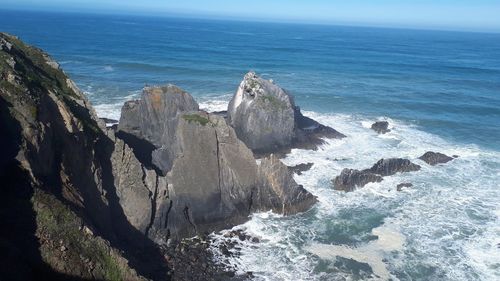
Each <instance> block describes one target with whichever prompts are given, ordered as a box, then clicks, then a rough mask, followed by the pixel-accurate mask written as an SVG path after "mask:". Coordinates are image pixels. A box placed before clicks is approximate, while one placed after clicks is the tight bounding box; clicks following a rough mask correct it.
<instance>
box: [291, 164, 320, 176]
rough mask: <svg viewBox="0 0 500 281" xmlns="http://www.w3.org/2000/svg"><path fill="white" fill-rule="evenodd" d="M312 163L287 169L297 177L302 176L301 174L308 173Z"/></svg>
mask: <svg viewBox="0 0 500 281" xmlns="http://www.w3.org/2000/svg"><path fill="white" fill-rule="evenodd" d="M313 165H314V163H307V164H306V163H302V164H298V165H295V166H289V167H288V169H290V171H292V173H295V174H297V175H302V173H303V172H306V171H309V170H310V169H311V168H312V166H313Z"/></svg>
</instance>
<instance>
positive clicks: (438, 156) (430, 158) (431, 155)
mask: <svg viewBox="0 0 500 281" xmlns="http://www.w3.org/2000/svg"><path fill="white" fill-rule="evenodd" d="M455 158H456V157H455ZM418 159H420V160H422V161H424V162H425V163H427V164H429V165H431V166H435V165H437V164H444V163H448V162H450V161H451V160H453V157H450V156H448V155H445V154H443V153H439V152H432V151H428V152H426V153H424V155H422V156H420V157H419V158H418Z"/></svg>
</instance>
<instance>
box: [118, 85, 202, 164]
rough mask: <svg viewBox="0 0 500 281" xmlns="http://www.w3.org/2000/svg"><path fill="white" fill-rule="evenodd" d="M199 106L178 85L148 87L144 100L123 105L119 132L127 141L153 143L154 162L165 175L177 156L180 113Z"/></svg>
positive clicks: (143, 96) (152, 158) (144, 93)
mask: <svg viewBox="0 0 500 281" xmlns="http://www.w3.org/2000/svg"><path fill="white" fill-rule="evenodd" d="M198 108H199V106H198V103H196V101H195V100H194V99H193V97H192V96H191V95H190V94H188V93H187V92H185V91H184V90H182V89H180V88H179V87H177V86H174V85H171V84H169V85H166V86H162V87H146V88H144V90H143V92H142V96H141V99H139V100H133V101H128V102H126V103H125V104H124V106H123V108H122V114H121V117H120V122H119V124H118V131H119V132H120V133H122V134H123V135H122V138H124V139H126V140H127V141H130V142H133V141H141V140H145V141H148V142H149V143H151V144H152V145H153V146H154V149H153V153H152V155H151V160H150V161H151V164H153V165H154V166H156V167H157V168H158V170H159V171H161V172H162V173H163V174H166V172H167V171H168V170H170V169H171V168H172V161H173V160H174V157H175V155H174V154H175V149H176V148H175V143H176V142H175V135H176V130H177V123H178V122H177V121H178V119H179V114H180V113H181V112H186V111H197V110H198Z"/></svg>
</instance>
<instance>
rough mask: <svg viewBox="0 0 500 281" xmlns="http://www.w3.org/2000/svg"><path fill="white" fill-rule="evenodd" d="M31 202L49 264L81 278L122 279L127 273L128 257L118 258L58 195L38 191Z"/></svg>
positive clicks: (43, 250)
mask: <svg viewBox="0 0 500 281" xmlns="http://www.w3.org/2000/svg"><path fill="white" fill-rule="evenodd" d="M32 203H33V207H34V210H35V212H36V223H37V236H38V237H39V239H40V242H41V249H40V250H41V255H42V258H43V259H44V261H45V262H46V263H47V264H50V265H51V266H53V267H55V268H54V269H55V270H57V271H59V272H64V273H71V272H80V274H81V275H82V277H92V278H98V279H102V280H123V279H124V278H125V276H127V275H128V274H126V273H125V271H126V269H125V268H124V266H126V263H125V260H124V259H123V258H122V261H119V257H118V255H117V253H116V250H114V249H112V248H111V247H110V246H109V243H108V242H106V241H105V240H103V239H102V238H100V237H98V236H95V235H94V234H93V233H92V231H91V230H90V228H88V227H87V226H85V224H84V222H83V220H82V219H81V218H80V217H78V216H77V215H76V214H75V213H74V212H73V211H72V210H70V208H68V207H67V206H66V205H64V204H63V203H62V202H61V201H60V200H58V199H57V198H56V197H55V196H53V195H51V194H49V193H46V192H44V191H42V190H36V191H35V193H34V195H33V198H32ZM124 263H125V264H124ZM89 270H90V272H89Z"/></svg>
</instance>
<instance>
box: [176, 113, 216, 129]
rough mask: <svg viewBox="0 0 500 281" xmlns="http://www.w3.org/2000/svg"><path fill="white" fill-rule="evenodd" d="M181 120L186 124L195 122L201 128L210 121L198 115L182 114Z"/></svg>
mask: <svg viewBox="0 0 500 281" xmlns="http://www.w3.org/2000/svg"><path fill="white" fill-rule="evenodd" d="M182 118H183V119H184V120H186V121H187V122H188V123H191V122H195V123H198V124H200V125H202V126H205V125H207V124H208V123H209V122H210V120H208V119H207V118H205V117H203V116H200V115H198V114H184V115H182Z"/></svg>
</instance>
